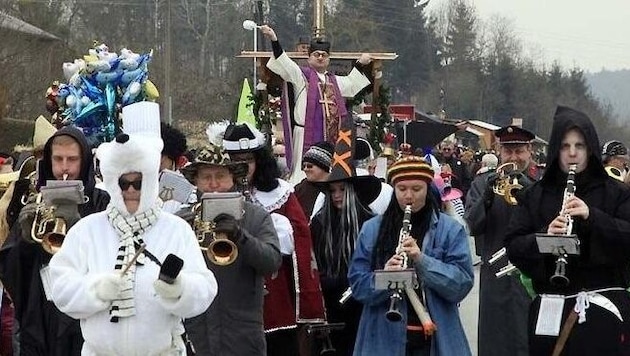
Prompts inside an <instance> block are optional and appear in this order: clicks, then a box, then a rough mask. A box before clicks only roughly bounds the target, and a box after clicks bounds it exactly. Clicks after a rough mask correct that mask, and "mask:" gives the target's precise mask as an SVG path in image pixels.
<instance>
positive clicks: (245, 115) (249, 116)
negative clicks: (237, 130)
mask: <svg viewBox="0 0 630 356" xmlns="http://www.w3.org/2000/svg"><path fill="white" fill-rule="evenodd" d="M251 95H252V90H251V89H250V88H249V82H248V81H247V78H245V79H243V90H241V99H240V100H239V101H238V113H237V115H236V122H239V123H250V124H252V126H254V127H256V117H255V116H254V111H253V108H254V107H253V104H254V101H253V100H252V99H251Z"/></svg>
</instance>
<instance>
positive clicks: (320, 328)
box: [306, 323, 346, 356]
mask: <svg viewBox="0 0 630 356" xmlns="http://www.w3.org/2000/svg"><path fill="white" fill-rule="evenodd" d="M345 327H346V323H321V324H308V325H306V333H307V334H309V335H310V334H313V335H314V336H315V338H317V339H320V340H321V341H322V348H321V351H320V352H319V355H320V356H333V355H336V354H337V349H335V347H334V346H333V344H332V341H331V340H330V332H331V331H335V330H342V329H344V328H345Z"/></svg>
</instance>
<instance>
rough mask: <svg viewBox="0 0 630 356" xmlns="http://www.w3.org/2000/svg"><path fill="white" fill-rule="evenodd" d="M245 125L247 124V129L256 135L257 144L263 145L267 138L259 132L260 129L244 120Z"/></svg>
mask: <svg viewBox="0 0 630 356" xmlns="http://www.w3.org/2000/svg"><path fill="white" fill-rule="evenodd" d="M245 125H247V126H248V127H249V129H250V130H251V131H252V133H253V134H254V136H255V137H256V141H258V144H259V145H260V146H264V145H265V143H266V142H267V140H265V134H264V133H262V132H260V130H258V129H257V128H256V126H254V125H252V124H250V123H249V122H246V123H245Z"/></svg>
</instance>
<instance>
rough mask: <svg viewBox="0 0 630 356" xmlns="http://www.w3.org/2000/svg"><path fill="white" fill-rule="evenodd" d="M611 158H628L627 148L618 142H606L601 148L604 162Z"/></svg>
mask: <svg viewBox="0 0 630 356" xmlns="http://www.w3.org/2000/svg"><path fill="white" fill-rule="evenodd" d="M613 156H628V148H627V147H626V146H625V145H624V144H623V143H621V142H620V141H617V140H613V141H608V142H606V143H605V144H604V146H602V157H604V160H606V159H608V158H610V157H613Z"/></svg>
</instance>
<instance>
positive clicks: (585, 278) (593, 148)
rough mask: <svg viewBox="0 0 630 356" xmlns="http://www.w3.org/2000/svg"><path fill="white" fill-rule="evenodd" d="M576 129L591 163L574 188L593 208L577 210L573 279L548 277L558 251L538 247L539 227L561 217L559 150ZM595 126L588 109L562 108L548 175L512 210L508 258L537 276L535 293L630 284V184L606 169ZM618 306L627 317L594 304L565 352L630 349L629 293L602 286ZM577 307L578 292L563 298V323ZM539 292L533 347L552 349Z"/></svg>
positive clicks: (533, 311) (543, 351)
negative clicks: (540, 326)
mask: <svg viewBox="0 0 630 356" xmlns="http://www.w3.org/2000/svg"><path fill="white" fill-rule="evenodd" d="M572 129H577V130H579V131H580V132H581V133H582V134H583V135H584V139H585V141H586V142H585V143H586V145H587V147H588V164H587V167H586V169H585V170H584V171H582V172H580V173H578V174H576V178H575V187H576V190H575V195H576V196H577V197H578V198H580V199H582V200H583V201H584V202H585V203H586V204H587V206H588V207H589V216H588V218H587V219H582V218H580V217H574V222H573V225H574V226H573V231H572V232H573V233H574V234H577V236H578V238H579V240H580V250H581V253H580V255H579V256H569V258H568V265H567V267H566V277H568V278H569V281H570V282H569V284H568V286H558V285H553V284H551V283H550V280H549V278H550V277H551V276H552V275H553V274H554V271H555V261H556V257H555V256H552V255H543V254H541V253H539V252H538V247H537V244H536V239H535V234H536V233H546V231H547V228H548V226H549V224H550V223H551V221H552V220H554V219H555V218H556V216H558V214H559V212H560V210H561V205H562V201H563V197H564V190H565V187H566V182H567V174H566V173H564V172H562V170H561V169H560V165H559V156H560V150H561V145H562V139H563V137H564V135H565V134H566V133H567V132H568V131H570V130H572ZM599 147H600V145H599V139H598V137H597V132H596V131H595V127H594V126H593V124H592V123H591V121H590V119H589V118H588V116H586V115H585V114H583V113H581V112H579V111H576V110H573V109H570V108H567V107H558V109H557V111H556V114H555V117H554V122H553V128H552V131H551V137H550V139H549V154H548V156H547V167H548V168H547V171H546V172H545V174H544V176H543V178H542V179H541V180H540V181H539V182H536V183H535V184H534V185H533V186H531V187H530V188H529V189H527V190H526V191H525V192H524V195H523V197H522V199H519V206H518V207H517V210H516V211H515V213H514V214H513V215H512V218H511V220H510V224H509V226H508V231H507V234H506V240H505V243H506V247H507V250H508V256H509V258H510V261H511V262H512V263H513V264H514V265H516V266H517V267H518V268H519V270H520V271H521V272H523V273H524V274H526V275H527V276H529V277H530V278H531V279H532V284H533V287H534V290H535V291H536V293H537V294H559V295H565V296H567V295H574V294H576V293H578V292H580V291H595V290H601V289H606V288H617V289H626V288H627V287H628V286H629V285H630V273H629V272H630V257H629V256H630V189H629V188H628V187H627V186H625V185H623V184H622V183H621V182H618V181H616V180H614V179H613V178H610V177H608V175H607V174H606V172H605V171H604V167H603V165H602V162H601V156H600V151H599ZM600 294H602V295H604V296H605V297H607V298H608V299H609V300H610V301H611V302H613V304H615V306H616V307H617V308H618V309H619V311H620V313H621V316H622V318H623V321H621V320H619V318H617V317H616V316H614V314H613V313H611V312H610V311H608V310H606V309H604V308H601V307H599V306H597V305H595V304H593V303H591V304H590V307H589V308H588V309H587V313H586V315H587V320H586V322H584V323H581V324H580V323H576V324H575V326H574V327H573V329H572V331H571V334H570V336H569V339H568V341H567V343H566V346H565V347H564V353H563V355H621V354H623V355H626V354H630V329H629V328H628V325H627V324H628V322H630V295H629V294H628V292H626V291H625V290H613V291H600ZM574 306H575V298H568V299H566V300H565V303H564V314H563V317H562V324H563V325H564V322H565V320H566V317H567V315H568V313H569V312H570V311H571V310H573V307H574ZM539 307H540V297H539V296H538V297H536V298H535V299H534V301H533V303H532V305H531V307H530V315H529V334H530V354H532V355H548V354H551V350H552V349H553V346H554V344H555V342H556V337H551V336H537V335H534V328H535V326H536V321H537V315H538V309H539Z"/></svg>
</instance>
